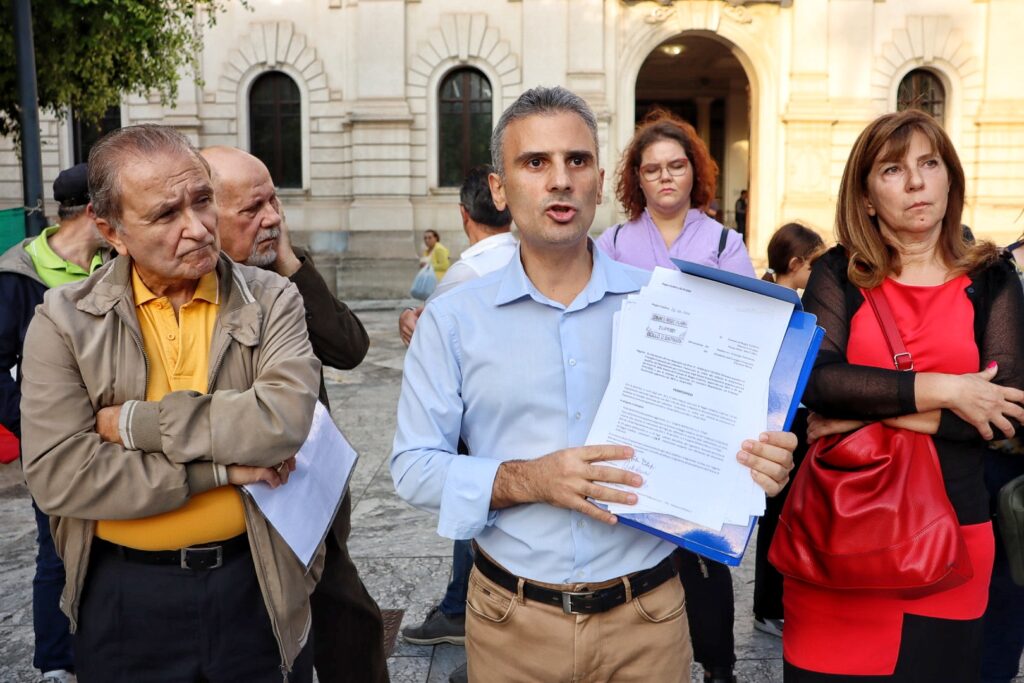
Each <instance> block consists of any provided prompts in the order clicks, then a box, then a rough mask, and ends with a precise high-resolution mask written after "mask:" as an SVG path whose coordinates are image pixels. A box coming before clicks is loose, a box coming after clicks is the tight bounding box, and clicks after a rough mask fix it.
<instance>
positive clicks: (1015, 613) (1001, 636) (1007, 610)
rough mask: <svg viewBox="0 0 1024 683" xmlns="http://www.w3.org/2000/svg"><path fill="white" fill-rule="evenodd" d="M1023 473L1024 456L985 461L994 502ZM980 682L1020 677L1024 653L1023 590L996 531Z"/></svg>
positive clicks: (1000, 456)
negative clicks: (1023, 654) (1018, 583)
mask: <svg viewBox="0 0 1024 683" xmlns="http://www.w3.org/2000/svg"><path fill="white" fill-rule="evenodd" d="M1021 474H1024V456H1022V455H1005V454H1002V453H990V454H989V455H988V456H987V457H986V462H985V484H986V486H987V487H988V490H989V494H990V495H991V496H992V500H993V502H995V501H996V500H997V496H998V495H999V489H1000V488H1002V486H1003V484H1006V483H1007V482H1009V481H1010V480H1011V479H1014V478H1015V477H1017V476H1020V475H1021ZM982 621H983V624H984V626H983V633H984V636H983V640H982V655H981V680H982V681H983V683H1008V682H1009V681H1010V680H1011V679H1013V678H1014V677H1015V676H1016V675H1017V670H1018V668H1019V666H1020V657H1021V652H1022V651H1024V587H1021V586H1018V585H1017V584H1015V583H1014V582H1013V579H1012V578H1011V577H1010V565H1009V563H1008V561H1007V559H1006V548H1005V547H1004V545H1003V541H1002V538H1001V537H1000V535H999V532H998V529H997V530H996V557H995V563H994V564H993V566H992V582H991V583H990V584H989V590H988V607H987V608H986V610H985V616H984V618H983V620H982Z"/></svg>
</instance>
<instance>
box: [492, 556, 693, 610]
mask: <svg viewBox="0 0 1024 683" xmlns="http://www.w3.org/2000/svg"><path fill="white" fill-rule="evenodd" d="M473 564H475V565H476V568H477V570H479V572H480V573H481V574H483V575H484V576H486V577H487V578H488V579H490V580H491V581H493V582H494V583H496V584H498V585H499V586H501V587H502V588H504V589H505V590H507V591H509V592H510V593H517V592H518V590H519V577H517V576H515V575H514V574H510V573H509V572H507V571H505V570H504V569H502V568H501V567H499V566H498V565H496V564H495V563H494V562H493V561H491V560H490V558H488V557H487V556H485V555H484V554H483V553H482V552H480V551H479V550H478V551H477V552H476V557H475V559H474V560H473ZM678 573H679V569H678V565H677V563H676V560H675V553H672V554H671V555H669V556H668V557H666V558H665V559H664V560H662V561H661V562H659V563H658V564H656V565H654V566H653V567H651V568H650V569H645V570H644V571H642V572H637V573H636V574H631V575H629V576H628V578H629V587H630V593H631V594H632V597H634V598H636V597H639V596H641V595H643V594H644V593H647V592H648V591H652V590H654V589H655V588H657V587H658V586H660V585H661V584H663V583H665V582H666V581H668V580H669V579H671V578H672V577H674V576H675V575H676V574H678ZM523 597H524V598H526V599H527V600H533V601H535V602H542V603H545V604H548V605H555V606H556V607H561V608H562V611H563V612H565V613H566V614H598V613H600V612H607V611H608V610H610V609H613V608H615V607H618V606H619V605H624V604H626V586H625V584H623V583H618V584H615V585H614V586H609V587H607V588H601V589H599V590H595V591H583V592H572V591H557V590H554V589H552V588H545V587H544V586H538V585H537V584H535V583H531V582H529V581H524V582H523Z"/></svg>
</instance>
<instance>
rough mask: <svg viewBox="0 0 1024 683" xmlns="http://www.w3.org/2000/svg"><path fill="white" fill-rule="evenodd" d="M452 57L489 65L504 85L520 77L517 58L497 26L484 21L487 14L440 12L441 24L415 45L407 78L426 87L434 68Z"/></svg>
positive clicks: (456, 60)
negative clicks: (442, 13)
mask: <svg viewBox="0 0 1024 683" xmlns="http://www.w3.org/2000/svg"><path fill="white" fill-rule="evenodd" d="M452 60H454V61H455V62H456V63H460V64H470V63H471V62H473V61H478V62H482V63H484V64H486V65H488V66H489V67H490V68H491V69H492V70H493V71H494V73H496V74H497V75H498V78H499V79H500V80H501V84H502V85H503V86H514V85H516V84H517V83H519V82H520V80H522V74H521V72H520V70H519V60H518V58H517V57H516V55H515V53H513V51H512V48H511V46H510V45H509V43H508V41H505V40H502V39H501V34H500V32H499V31H498V29H497V28H495V27H493V26H488V25H487V15H486V14H468V13H459V14H445V15H442V16H441V22H440V26H439V27H438V28H436V29H434V30H433V31H431V33H430V34H429V36H428V38H427V40H425V41H421V42H420V43H419V45H418V46H417V51H416V54H415V55H414V56H413V58H412V60H411V62H410V65H409V73H408V81H407V82H408V83H409V85H411V86H414V87H426V86H427V84H428V83H429V82H430V79H431V77H432V76H433V75H434V73H435V71H436V70H437V69H438V68H439V67H440V66H441V65H442V64H444V63H445V62H450V61H452Z"/></svg>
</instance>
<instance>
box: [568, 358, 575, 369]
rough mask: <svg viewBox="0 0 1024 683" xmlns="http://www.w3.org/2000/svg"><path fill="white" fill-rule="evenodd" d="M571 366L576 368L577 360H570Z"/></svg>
mask: <svg viewBox="0 0 1024 683" xmlns="http://www.w3.org/2000/svg"><path fill="white" fill-rule="evenodd" d="M569 365H571V366H572V367H576V359H575V358H570V359H569Z"/></svg>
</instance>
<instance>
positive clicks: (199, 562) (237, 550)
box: [92, 534, 249, 570]
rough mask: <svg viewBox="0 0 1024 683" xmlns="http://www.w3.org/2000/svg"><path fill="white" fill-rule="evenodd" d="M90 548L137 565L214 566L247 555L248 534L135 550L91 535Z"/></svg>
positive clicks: (186, 567) (194, 568)
mask: <svg viewBox="0 0 1024 683" xmlns="http://www.w3.org/2000/svg"><path fill="white" fill-rule="evenodd" d="M92 549H93V552H100V553H106V554H109V555H116V556H117V557H119V558H121V559H122V560H126V561H128V562H138V563H139V564H162V565H172V566H178V567H181V568H182V569H193V570H199V569H217V568H218V567H220V566H222V565H223V564H224V563H225V562H226V561H227V560H230V559H232V558H234V557H238V556H240V555H247V554H249V537H248V536H247V535H246V534H239V535H238V536H235V537H234V538H229V539H228V540H226V541H220V542H219V543H208V544H204V545H197V546H192V547H189V548H181V549H180V550H138V549H137V548H128V547H126V546H123V545H117V544H116V543H111V542H109V541H104V540H103V539H102V538H94V539H93V541H92Z"/></svg>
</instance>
